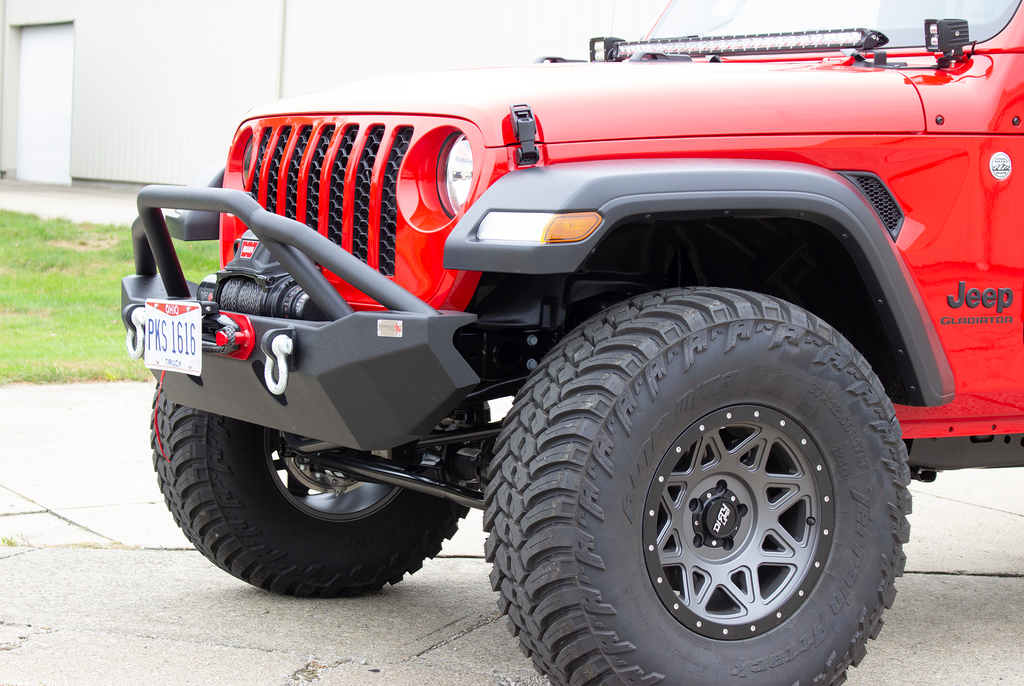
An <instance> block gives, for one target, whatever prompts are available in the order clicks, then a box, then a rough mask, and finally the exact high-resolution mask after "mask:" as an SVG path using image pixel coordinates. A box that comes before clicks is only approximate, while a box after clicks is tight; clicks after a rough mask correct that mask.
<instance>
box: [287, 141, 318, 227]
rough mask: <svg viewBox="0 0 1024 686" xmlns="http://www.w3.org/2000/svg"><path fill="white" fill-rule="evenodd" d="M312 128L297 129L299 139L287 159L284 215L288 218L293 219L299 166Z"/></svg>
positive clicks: (296, 198)
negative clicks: (289, 157)
mask: <svg viewBox="0 0 1024 686" xmlns="http://www.w3.org/2000/svg"><path fill="white" fill-rule="evenodd" d="M312 128H313V127H311V126H303V127H302V128H300V129H299V140H298V142H297V143H296V144H295V150H294V151H293V152H292V158H291V159H290V160H289V161H288V175H287V177H285V189H286V190H285V194H284V216H286V217H288V218H289V219H295V210H296V204H297V203H298V200H299V198H298V195H299V166H300V165H301V164H302V154H303V153H304V152H305V151H306V144H307V143H309V132H310V131H311V130H312Z"/></svg>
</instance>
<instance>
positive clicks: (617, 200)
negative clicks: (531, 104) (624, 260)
mask: <svg viewBox="0 0 1024 686" xmlns="http://www.w3.org/2000/svg"><path fill="white" fill-rule="evenodd" d="M491 211H508V212H585V211H597V212H599V213H600V214H601V216H602V217H603V221H602V222H601V225H600V226H599V227H598V228H597V230H596V231H595V232H594V233H593V234H592V235H591V236H590V237H589V238H587V239H586V240H583V241H579V242H576V243H560V244H549V245H540V244H527V243H499V242H493V241H487V242H485V241H480V240H477V237H476V236H477V228H478V227H479V225H480V222H481V220H483V218H484V216H486V214H487V213H488V212H491ZM667 212H671V213H693V215H694V216H702V215H703V216H707V215H708V214H709V213H710V214H717V213H735V214H755V215H756V214H768V215H771V216H787V217H798V218H801V219H805V220H807V221H810V222H813V223H815V224H818V225H820V226H821V227H823V228H824V229H825V230H827V231H830V232H831V233H832V234H834V235H835V236H836V238H838V239H839V241H840V243H841V244H842V245H843V246H844V247H845V249H846V250H847V252H848V253H849V255H850V257H851V259H852V260H853V263H854V264H855V265H856V267H857V269H858V270H859V271H860V273H861V277H862V278H863V280H864V285H865V287H866V288H867V291H868V293H869V295H870V296H871V299H872V301H873V302H874V304H875V308H876V310H877V312H878V315H879V317H880V318H881V320H882V324H883V325H884V326H885V329H886V333H887V335H888V336H889V340H890V342H891V343H892V345H893V346H895V347H896V348H897V349H899V350H903V351H905V352H906V354H905V355H897V356H896V358H897V362H898V364H899V366H900V372H901V374H902V375H903V379H904V381H905V383H906V386H907V389H908V392H909V395H910V401H911V403H912V404H913V405H918V406H925V407H933V406H938V405H943V404H945V403H948V402H950V401H951V400H952V399H953V397H954V384H953V372H952V370H951V369H950V366H949V361H948V360H947V359H946V356H945V353H944V352H943V349H942V345H941V343H940V342H939V338H938V335H937V334H936V332H935V327H934V325H933V324H932V322H931V320H930V319H929V318H928V317H927V310H926V308H925V306H924V303H923V301H922V299H921V296H920V293H919V292H918V290H917V288H916V286H915V285H914V281H913V279H912V277H911V275H910V273H909V270H908V269H907V266H906V264H905V263H904V261H903V257H902V255H901V254H900V252H899V250H898V249H897V248H896V246H895V244H894V243H893V241H892V239H891V238H890V237H889V234H888V232H887V231H886V229H885V227H884V226H883V225H882V223H881V221H880V220H879V218H878V215H877V214H875V212H874V210H873V209H872V208H871V206H870V205H869V204H868V201H867V200H866V199H865V198H864V196H863V195H862V194H861V193H860V192H859V191H858V190H857V189H856V188H855V187H854V186H853V184H851V183H850V182H849V181H848V180H847V179H845V178H844V177H842V176H841V175H840V174H838V173H835V172H832V171H829V170H826V169H822V168H820V167H815V166H812V165H807V164H799V163H794V162H778V161H771V160H720V159H679V160H622V161H618V160H616V161H604V162H576V163H568V164H559V165H552V166H548V167H532V168H529V169H520V170H516V171H512V172H510V173H508V174H506V175H505V176H502V177H501V178H500V179H498V180H497V181H496V182H495V183H494V184H493V185H492V186H491V187H490V188H488V189H487V191H486V192H484V193H483V195H482V196H481V197H480V198H479V199H478V200H477V201H476V202H475V203H474V204H473V205H472V206H471V207H470V208H469V210H467V212H466V214H465V216H464V217H463V218H462V220H461V221H459V223H458V224H457V225H456V226H455V228H454V229H453V231H452V233H451V234H450V235H449V236H448V239H447V242H446V243H445V254H444V266H445V267H446V268H448V269H461V270H469V271H484V272H499V273H519V274H566V273H572V272H575V271H576V270H577V269H579V268H580V266H581V265H582V264H583V261H584V260H585V259H586V257H587V255H589V254H590V252H591V251H592V250H594V248H595V246H597V245H598V244H599V243H600V242H601V240H602V239H603V238H604V236H606V235H607V234H608V232H609V231H611V230H612V229H613V228H615V226H616V225H618V224H620V223H622V222H623V221H624V220H627V219H629V218H632V217H637V216H643V215H645V214H656V213H667Z"/></svg>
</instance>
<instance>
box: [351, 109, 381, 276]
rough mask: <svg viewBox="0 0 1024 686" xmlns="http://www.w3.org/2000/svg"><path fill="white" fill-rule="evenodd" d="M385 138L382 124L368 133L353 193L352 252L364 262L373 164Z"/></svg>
mask: <svg viewBox="0 0 1024 686" xmlns="http://www.w3.org/2000/svg"><path fill="white" fill-rule="evenodd" d="M383 139H384V127H383V126H380V125H377V126H373V127H371V128H370V131H369V133H367V134H366V142H365V143H364V144H363V154H362V155H361V156H360V158H359V169H358V170H357V171H356V178H355V186H356V187H355V189H354V191H353V195H352V254H353V255H355V256H356V257H358V258H359V259H361V260H362V261H364V262H365V261H366V259H367V257H369V251H370V186H371V183H372V177H373V165H374V163H375V162H376V161H377V152H378V151H379V150H380V143H381V141H382V140H383Z"/></svg>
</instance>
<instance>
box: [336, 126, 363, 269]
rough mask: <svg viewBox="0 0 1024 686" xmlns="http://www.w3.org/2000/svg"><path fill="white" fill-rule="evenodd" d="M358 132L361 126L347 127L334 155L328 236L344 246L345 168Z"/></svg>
mask: <svg viewBox="0 0 1024 686" xmlns="http://www.w3.org/2000/svg"><path fill="white" fill-rule="evenodd" d="M358 133H359V127H358V126H355V125H352V126H349V127H347V128H346V129H345V135H344V136H343V137H342V139H341V143H340V144H339V145H338V152H337V153H335V155H334V166H332V167H331V203H330V206H329V208H328V211H327V237H328V238H330V239H331V240H332V241H334V243H336V244H337V245H340V246H342V247H344V237H345V212H344V209H345V170H347V169H348V158H349V155H351V154H352V146H353V145H354V144H355V142H356V135H357V134H358ZM363 259H364V260H365V259H366V258H365V257H364V258H363Z"/></svg>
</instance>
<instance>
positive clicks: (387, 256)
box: [248, 119, 413, 276]
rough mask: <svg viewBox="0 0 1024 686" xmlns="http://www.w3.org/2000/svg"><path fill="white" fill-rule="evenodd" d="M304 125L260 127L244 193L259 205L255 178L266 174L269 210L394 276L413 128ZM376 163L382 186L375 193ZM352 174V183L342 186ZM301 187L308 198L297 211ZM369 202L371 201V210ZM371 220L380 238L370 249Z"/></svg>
mask: <svg viewBox="0 0 1024 686" xmlns="http://www.w3.org/2000/svg"><path fill="white" fill-rule="evenodd" d="M307 122H308V123H303V122H302V121H301V120H300V121H299V122H297V123H294V124H281V125H277V126H271V125H267V126H262V127H261V128H259V129H258V130H257V133H256V136H258V139H259V143H258V145H257V146H256V148H257V151H256V161H255V162H254V163H253V173H252V181H251V182H250V186H249V188H248V191H249V193H250V194H251V195H252V197H253V198H256V199H257V200H259V199H260V198H261V196H260V192H259V191H260V177H261V176H263V177H265V178H264V179H263V186H264V193H263V196H262V199H263V206H264V207H265V208H266V209H267V210H268V211H270V212H274V213H277V214H282V215H284V216H285V217H288V218H289V219H300V220H301V221H304V222H305V224H306V225H307V226H308V227H310V228H311V229H313V230H314V231H318V232H320V233H323V234H324V235H326V236H327V238H329V239H330V240H331V241H332V242H333V243H335V244H336V245H339V246H341V247H343V248H348V249H350V251H351V252H352V254H353V255H355V256H356V257H358V258H359V259H360V260H362V261H364V262H369V263H371V264H373V263H374V259H376V264H377V268H378V269H379V271H380V272H381V273H382V274H384V275H386V276H395V270H396V264H395V261H396V254H397V234H398V182H399V175H400V172H401V167H402V163H403V161H404V160H405V156H406V153H408V151H409V146H410V145H411V144H412V139H413V127H411V126H394V127H391V126H390V125H387V126H386V125H384V124H378V123H374V124H371V125H369V126H365V125H361V124H359V123H356V122H352V121H346V120H344V119H341V120H340V121H335V122H334V123H324V124H323V125H318V124H317V123H316V122H315V121H313V120H312V119H309V120H307ZM266 123H267V124H271V123H272V122H266ZM339 137H340V139H339ZM385 140H388V141H390V143H385ZM291 141H294V145H291V144H290V142H291ZM289 150H290V151H291V152H290V153H289ZM286 154H287V156H286ZM378 158H380V163H381V169H379V170H378V174H379V181H378V183H379V184H380V188H379V189H378V191H379V192H378V193H376V194H374V193H372V184H373V183H374V169H375V167H376V166H377V163H378ZM353 165H354V166H353ZM349 175H351V177H350V178H351V179H352V183H351V184H350V186H351V187H350V188H346V178H348V177H349ZM282 184H283V189H282V188H280V186H281V185H282ZM303 184H305V198H306V199H305V202H304V203H303V205H304V206H300V205H299V198H300V196H301V195H302V190H303ZM279 191H280V192H279ZM371 197H374V198H375V199H374V203H373V205H372V206H371ZM279 198H280V203H279V202H278V200H279ZM378 202H379V206H378V205H377V203H378ZM325 203H326V207H324V204H325ZM346 204H347V205H348V207H346ZM279 205H280V207H279ZM321 209H323V210H324V214H323V217H324V220H323V225H321V221H320V217H321V215H320V211H321ZM300 215H301V217H300ZM371 219H374V220H377V219H379V224H378V227H377V228H378V229H379V232H378V236H377V240H375V241H372V245H371V238H370V236H371V231H372V230H373V224H374V222H372V221H371ZM349 241H351V242H349ZM348 246H351V247H350V248H349V247H348Z"/></svg>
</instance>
